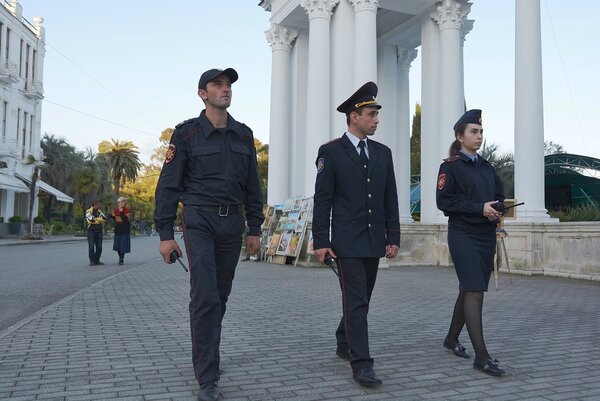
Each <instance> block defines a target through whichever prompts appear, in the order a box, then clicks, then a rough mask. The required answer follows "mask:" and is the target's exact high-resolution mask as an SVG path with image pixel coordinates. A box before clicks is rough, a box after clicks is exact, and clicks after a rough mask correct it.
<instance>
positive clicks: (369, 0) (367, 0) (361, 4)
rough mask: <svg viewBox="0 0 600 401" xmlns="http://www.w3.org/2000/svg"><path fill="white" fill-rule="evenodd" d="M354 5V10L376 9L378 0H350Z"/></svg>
mask: <svg viewBox="0 0 600 401" xmlns="http://www.w3.org/2000/svg"><path fill="white" fill-rule="evenodd" d="M350 3H352V6H353V7H354V12H355V13H357V12H359V11H377V8H378V7H379V0H350Z"/></svg>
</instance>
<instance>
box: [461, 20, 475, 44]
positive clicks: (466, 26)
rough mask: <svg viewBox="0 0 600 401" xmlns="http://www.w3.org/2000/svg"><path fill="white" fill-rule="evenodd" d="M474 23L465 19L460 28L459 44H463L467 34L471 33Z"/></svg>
mask: <svg viewBox="0 0 600 401" xmlns="http://www.w3.org/2000/svg"><path fill="white" fill-rule="evenodd" d="M474 22H475V21H473V20H472V19H466V18H465V19H464V20H463V23H462V26H461V28H460V38H461V39H462V42H461V43H463V42H464V41H465V40H466V37H467V34H468V33H469V32H471V30H473V23H474Z"/></svg>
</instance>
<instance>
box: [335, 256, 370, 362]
mask: <svg viewBox="0 0 600 401" xmlns="http://www.w3.org/2000/svg"><path fill="white" fill-rule="evenodd" d="M337 264H338V269H339V273H340V288H341V290H342V306H343V315H342V319H341V321H340V324H339V325H338V329H337V331H336V332H335V337H336V340H337V346H338V348H341V349H347V348H349V349H350V352H351V354H352V361H351V362H350V365H351V366H352V369H353V370H357V369H361V368H365V367H373V359H372V358H371V355H370V353H369V325H368V323H367V314H368V313H369V302H370V301H371V294H373V288H374V287H375V280H376V279H377V270H378V266H379V258H344V257H338V260H337Z"/></svg>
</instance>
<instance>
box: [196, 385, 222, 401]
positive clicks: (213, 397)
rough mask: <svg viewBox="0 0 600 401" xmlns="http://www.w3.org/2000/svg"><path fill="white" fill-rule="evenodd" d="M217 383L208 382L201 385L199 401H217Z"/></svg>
mask: <svg viewBox="0 0 600 401" xmlns="http://www.w3.org/2000/svg"><path fill="white" fill-rule="evenodd" d="M217 398H218V394H217V383H216V382H208V383H204V384H201V385H200V391H199V392H198V401H217Z"/></svg>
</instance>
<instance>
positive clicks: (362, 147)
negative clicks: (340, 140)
mask: <svg viewBox="0 0 600 401" xmlns="http://www.w3.org/2000/svg"><path fill="white" fill-rule="evenodd" d="M365 146H367V144H366V143H365V141H364V140H361V141H360V142H359V143H358V147H359V148H360V162H361V163H362V165H363V167H364V168H367V165H368V164H369V158H368V157H367V152H365Z"/></svg>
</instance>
